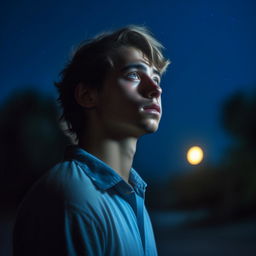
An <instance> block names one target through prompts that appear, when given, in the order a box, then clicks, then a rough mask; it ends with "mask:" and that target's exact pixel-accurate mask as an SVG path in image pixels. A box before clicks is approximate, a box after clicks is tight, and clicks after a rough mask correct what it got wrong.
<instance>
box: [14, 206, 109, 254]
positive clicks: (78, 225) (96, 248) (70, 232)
mask: <svg viewBox="0 0 256 256" xmlns="http://www.w3.org/2000/svg"><path fill="white" fill-rule="evenodd" d="M47 208H48V209H43V208H37V209H36V210H34V211H33V213H32V212H25V213H24V214H22V216H20V217H19V218H18V220H17V222H16V225H15V230H14V240H13V241H14V246H13V255H14V256H21V255H22V256H24V255H26V256H32V255H33V256H45V255H47V256H56V255H62V256H103V255H105V239H104V237H105V236H104V233H103V228H102V227H101V226H100V224H99V222H97V217H95V216H94V215H92V214H90V212H87V211H86V209H82V208H81V207H79V206H77V205H75V204H70V203H69V204H66V205H65V207H61V208H59V207H57V206H56V205H55V206H54V205H51V207H47Z"/></svg>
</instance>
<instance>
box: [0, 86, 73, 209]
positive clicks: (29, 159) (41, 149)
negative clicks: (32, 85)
mask: <svg viewBox="0 0 256 256" xmlns="http://www.w3.org/2000/svg"><path fill="white" fill-rule="evenodd" d="M0 117H1V118H0V141H1V145H0V159H1V169H0V177H1V179H0V199H1V205H2V206H6V205H7V204H8V205H12V206H14V207H15V206H16V205H17V204H18V203H19V202H20V200H21V199H22V197H23V195H24V193H25V192H26V191H27V190H28V189H29V188H30V186H31V184H33V183H34V181H35V180H36V179H38V178H39V177H40V176H41V175H42V174H43V173H44V172H45V171H46V170H47V169H48V168H50V167H51V166H52V165H54V164H55V163H56V162H58V161H60V160H61V159H62V156H63V151H64V148H65V146H66V144H67V143H69V141H68V139H67V137H66V136H64V134H63V132H62V130H61V128H60V125H59V122H58V118H57V108H56V104H55V101H54V100H53V99H51V98H49V97H46V96H45V95H42V94H41V93H40V94H39V93H37V92H35V91H31V90H30V91H24V92H17V93H15V94H13V95H12V96H11V97H10V98H9V99H8V100H7V101H6V102H5V103H4V105H3V106H2V107H1V111H0Z"/></svg>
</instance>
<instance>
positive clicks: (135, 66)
mask: <svg viewBox="0 0 256 256" xmlns="http://www.w3.org/2000/svg"><path fill="white" fill-rule="evenodd" d="M129 69H138V70H142V71H145V72H146V71H147V70H148V69H147V66H146V65H144V64H142V63H135V64H128V65H126V66H125V67H123V68H122V69H121V72H125V71H127V70H129ZM153 73H154V74H156V75H158V76H159V77H161V73H160V72H159V71H158V70H157V69H155V68H153Z"/></svg>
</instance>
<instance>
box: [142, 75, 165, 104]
mask: <svg viewBox="0 0 256 256" xmlns="http://www.w3.org/2000/svg"><path fill="white" fill-rule="evenodd" d="M143 89H144V90H143V91H144V97H146V98H149V99H153V98H159V97H160V96H161V94H162V88H161V87H160V86H159V85H158V84H157V83H156V82H155V81H154V80H153V79H152V78H150V77H147V79H146V80H145V81H144V83H143Z"/></svg>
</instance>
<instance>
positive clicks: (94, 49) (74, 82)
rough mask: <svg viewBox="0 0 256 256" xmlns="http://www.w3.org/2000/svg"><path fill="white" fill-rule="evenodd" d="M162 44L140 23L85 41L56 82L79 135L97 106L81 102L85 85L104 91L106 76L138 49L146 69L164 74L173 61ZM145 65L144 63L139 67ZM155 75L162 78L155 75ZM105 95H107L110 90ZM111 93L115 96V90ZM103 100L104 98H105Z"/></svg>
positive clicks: (66, 116) (69, 120) (66, 115)
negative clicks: (165, 52)
mask: <svg viewBox="0 0 256 256" xmlns="http://www.w3.org/2000/svg"><path fill="white" fill-rule="evenodd" d="M162 48H163V47H162V45H161V44H160V43H159V42H158V41H157V40H155V39H154V38H153V37H152V36H151V34H150V33H149V31H148V30H146V29H145V28H144V27H139V26H127V27H125V28H122V29H120V30H117V31H115V32H112V33H104V34H101V35H99V36H97V37H95V38H94V39H92V40H90V41H86V42H83V43H82V44H81V45H80V46H79V47H78V49H77V50H76V51H75V53H74V54H73V57H72V58H71V60H70V61H69V63H68V64H67V66H66V67H65V69H64V70H63V71H62V72H61V81H60V82H58V83H56V84H55V85H56V86H57V88H58V90H59V101H60V103H61V105H62V108H63V115H62V118H63V119H64V120H65V121H66V122H67V124H68V128H69V130H70V131H71V132H72V133H75V134H76V135H77V136H78V138H79V137H80V136H81V135H82V134H83V133H84V131H85V128H86V121H87V120H86V116H85V111H86V110H88V109H90V108H93V107H94V106H95V105H91V106H90V104H83V103H81V90H83V88H87V89H89V90H90V89H92V90H94V91H98V92H101V91H102V90H103V87H104V84H105V82H106V80H107V81H109V80H110V79H111V78H109V74H111V72H112V73H113V70H115V71H121V70H119V69H118V68H119V67H117V65H120V63H122V62H125V60H123V59H124V57H125V56H126V55H127V54H128V55H130V54H131V55H133V53H134V52H137V53H138V54H139V55H140V56H141V58H143V59H144V60H145V63H147V65H146V68H144V69H147V67H151V68H152V70H146V71H147V72H146V73H148V75H149V73H150V72H151V71H154V72H153V73H154V75H155V74H158V77H159V76H161V74H163V73H164V71H165V70H166V67H167V66H168V64H169V61H168V60H166V59H165V58H164V57H163V55H162V52H161V50H162ZM127 57H128V56H127ZM123 64H125V63H123ZM144 66H145V65H144ZM137 67H138V66H137ZM141 68H142V67H141V66H140V67H139V69H140V70H141ZM144 71H145V70H144ZM151 73H152V72H151ZM115 75H117V74H115ZM120 75H121V74H120ZM130 75H131V74H130ZM132 76H135V74H133V75H132ZM150 77H151V75H150ZM112 78H113V74H112ZM116 78H117V77H116ZM151 78H153V80H154V79H155V80H156V79H159V78H155V77H154V76H152V77H151ZM144 80H145V79H144ZM157 83H158V82H156V84H157ZM81 87H82V88H81ZM109 89H110V88H109ZM109 89H108V90H109ZM112 89H114V88H112ZM112 89H111V90H112ZM102 95H105V96H106V93H105V94H102ZM105 96H104V97H105ZM111 97H114V94H112V95H111ZM147 97H148V96H146V98H147ZM102 100H103V101H104V98H102ZM146 102H148V103H150V101H145V102H144V103H145V104H146ZM151 103H153V102H151ZM108 104H109V103H108Z"/></svg>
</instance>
